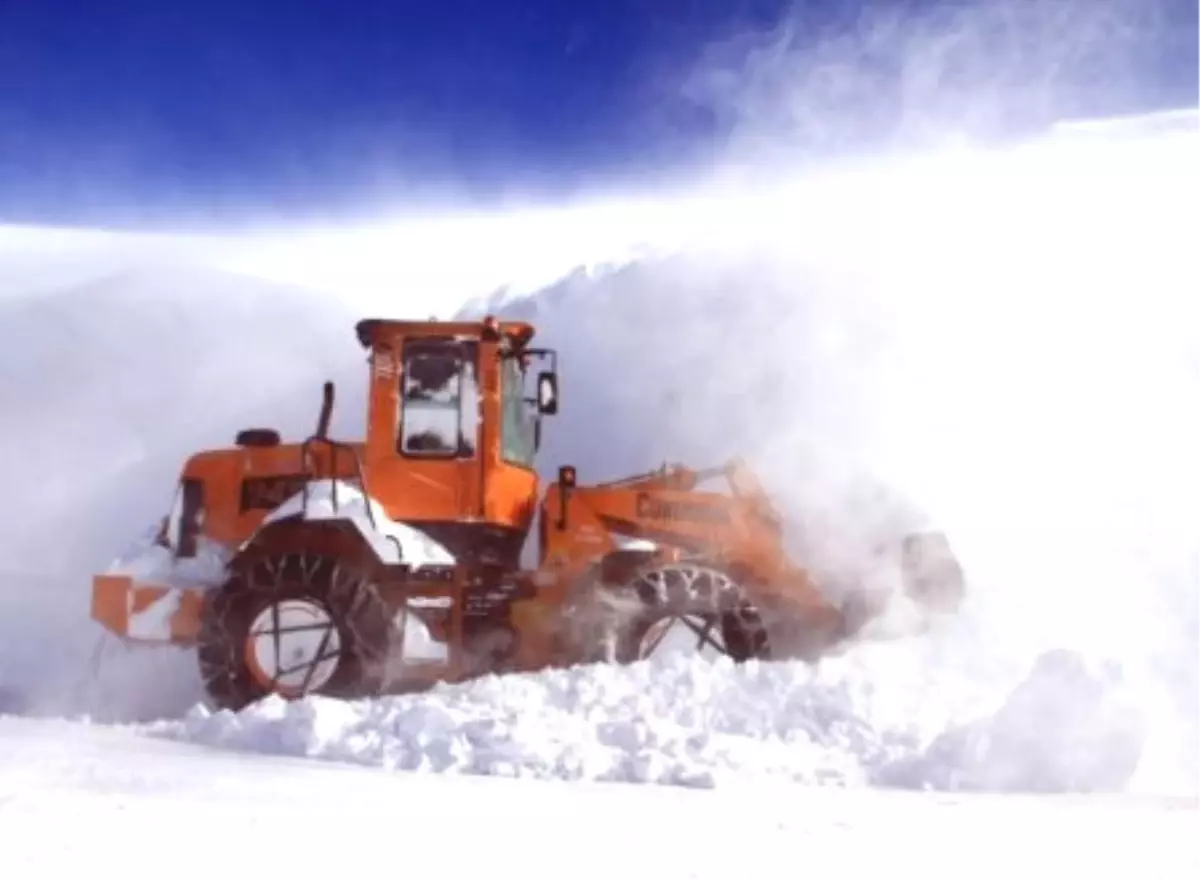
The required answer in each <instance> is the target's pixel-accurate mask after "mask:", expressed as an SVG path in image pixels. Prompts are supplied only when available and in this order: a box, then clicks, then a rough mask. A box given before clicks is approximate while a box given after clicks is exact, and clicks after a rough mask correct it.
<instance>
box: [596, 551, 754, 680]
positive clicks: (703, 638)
mask: <svg viewBox="0 0 1200 880" xmlns="http://www.w3.org/2000/svg"><path fill="white" fill-rule="evenodd" d="M613 599H614V607H615V608H616V609H619V610H616V611H615V613H614V614H613V615H612V616H611V617H610V621H611V624H610V626H611V628H610V631H609V648H610V651H611V658H610V659H611V660H612V661H614V662H616V663H635V662H637V661H639V660H646V659H649V658H650V657H653V656H656V655H657V656H661V654H662V653H664V652H666V651H672V652H675V651H684V652H688V653H692V654H699V655H701V656H713V655H718V656H719V655H724V656H727V657H729V658H730V659H732V660H733V661H734V662H735V663H742V662H745V661H746V660H751V659H761V660H767V659H770V656H771V650H770V644H769V640H768V638H767V630H766V627H765V626H764V624H763V619H762V615H761V613H760V611H759V609H758V608H757V607H756V606H755V604H754V603H753V601H751V599H750V597H749V596H748V595H747V593H746V591H745V589H744V588H743V587H742V585H741V584H739V583H738V582H737V581H736V580H734V578H733V577H731V576H730V575H729V574H728V573H727V572H725V571H723V570H721V569H719V568H715V567H712V566H708V565H704V564H698V563H688V562H681V563H670V564H650V565H648V566H646V567H645V568H642V569H640V570H638V571H637V572H635V573H634V576H633V578H632V579H631V580H630V581H629V583H628V584H627V585H626V586H625V587H623V588H622V589H621V590H620V591H619V593H618V594H617V595H616V596H614V597H613ZM676 636H678V637H680V641H679V642H678V643H677V644H669V643H668V639H670V641H671V642H674V641H675V637H676Z"/></svg>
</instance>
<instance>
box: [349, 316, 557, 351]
mask: <svg viewBox="0 0 1200 880" xmlns="http://www.w3.org/2000/svg"><path fill="white" fill-rule="evenodd" d="M354 332H355V335H357V336H358V342H359V344H360V345H361V346H362V347H363V348H371V347H372V346H374V345H376V344H378V343H379V342H383V341H389V340H392V339H395V338H396V337H405V336H428V335H431V334H434V335H446V336H472V337H477V338H487V337H488V336H490V335H491V334H498V335H503V336H508V337H510V338H511V339H512V340H513V342H515V343H516V344H517V345H518V346H523V345H527V344H528V343H529V340H531V339H532V338H533V334H534V333H535V330H534V327H533V325H532V324H529V323H527V322H525V321H500V320H497V319H496V318H495V317H493V316H491V315H488V316H487V317H485V318H483V319H482V320H480V321H438V320H433V319H431V320H428V321H394V320H391V319H388V318H363V319H362V320H361V321H359V322H358V323H357V324H355V325H354Z"/></svg>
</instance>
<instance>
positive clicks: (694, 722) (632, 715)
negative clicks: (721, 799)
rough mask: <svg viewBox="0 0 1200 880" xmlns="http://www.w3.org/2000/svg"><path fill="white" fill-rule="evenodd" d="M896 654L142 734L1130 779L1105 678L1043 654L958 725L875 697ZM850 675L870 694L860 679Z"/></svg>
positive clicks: (452, 697)
mask: <svg viewBox="0 0 1200 880" xmlns="http://www.w3.org/2000/svg"><path fill="white" fill-rule="evenodd" d="M906 650H908V649H904V648H899V649H896V648H891V649H886V648H885V649H880V650H878V652H877V653H875V654H874V656H871V655H870V652H868V656H867V657H866V658H864V657H863V656H861V655H860V656H859V657H857V658H856V659H854V660H850V659H848V658H847V659H843V660H842V661H835V662H832V663H830V664H827V665H825V666H823V667H822V668H821V669H819V670H814V669H812V668H811V667H809V666H806V665H804V664H798V663H760V662H757V661H753V662H750V663H746V664H742V665H740V666H735V665H734V664H732V663H731V662H730V661H729V660H728V658H722V659H721V660H718V661H713V662H696V660H695V659H694V658H689V657H685V656H681V655H675V656H666V657H661V658H654V659H652V660H649V661H643V662H641V663H638V664H634V665H632V666H628V667H617V666H607V665H600V666H594V667H575V668H569V669H561V670H554V671H550V672H544V673H540V674H536V675H532V674H531V675H518V676H510V677H505V678H497V677H487V678H483V679H478V680H476V681H473V682H469V683H467V684H464V685H457V686H441V687H439V688H436V689H435V690H433V691H432V692H429V693H425V694H420V695H415V696H399V697H390V698H385V699H378V700H367V701H361V702H356V703H347V702H340V701H335V700H328V699H323V698H310V699H306V700H303V701H299V702H292V703H288V702H285V701H283V700H278V699H269V700H267V701H265V702H262V703H260V704H257V705H255V706H253V707H250V708H248V709H245V710H243V711H242V712H241V713H238V714H235V713H231V712H228V711H219V712H215V713H213V712H210V711H209V710H207V709H205V708H202V707H196V708H194V709H193V710H192V711H191V712H190V713H189V714H188V715H187V717H186V718H184V719H182V720H178V721H167V722H160V723H157V724H152V725H149V726H148V727H146V728H145V730H146V732H147V733H149V734H151V735H155V736H164V737H169V738H172V739H179V740H185V741H191V742H198V743H203V744H206V745H210V746H219V747H223V748H234V749H240V750H246V751H253V752H263V753H271V754H285V755H292V756H298V757H310V758H320V759H326V760H333V761H347V762H352V763H357V764H365V765H369V766H376V767H380V768H384V769H387V770H408V771H419V772H431V773H463V774H483V775H498V776H514V777H532V778H538V779H558V780H595V781H621V782H640V783H659V784H671V785H686V786H702V787H712V786H718V785H720V786H726V785H730V784H744V783H749V782H755V781H758V782H762V781H775V782H800V783H805V784H810V785H833V786H861V785H884V786H896V787H904V788H932V789H941V790H988V791H1003V790H1012V791H1030V790H1033V791H1076V792H1079V791H1085V792H1086V791H1115V790H1120V789H1123V788H1125V787H1126V786H1127V784H1128V783H1129V781H1130V779H1131V778H1132V776H1133V774H1134V771H1135V769H1136V767H1137V765H1138V762H1139V759H1140V757H1141V754H1142V748H1143V745H1144V744H1145V740H1146V734H1147V730H1146V719H1145V717H1144V715H1143V714H1142V713H1141V712H1140V710H1139V707H1138V706H1137V705H1136V703H1135V702H1133V701H1131V700H1130V699H1129V694H1128V693H1123V692H1122V683H1121V682H1120V681H1119V680H1118V679H1117V678H1114V677H1113V676H1112V673H1111V671H1109V672H1105V671H1103V670H1096V669H1089V668H1087V665H1086V664H1085V663H1084V661H1083V659H1082V658H1081V657H1079V656H1078V655H1075V654H1072V653H1070V652H1059V653H1057V654H1054V655H1047V656H1046V657H1044V658H1043V659H1042V660H1041V661H1040V662H1039V664H1038V666H1037V667H1036V668H1035V669H1034V670H1033V671H1032V673H1031V675H1030V676H1029V677H1028V678H1027V679H1026V680H1025V681H1024V682H1023V683H1022V684H1021V685H1020V686H1019V687H1018V688H1017V689H1016V690H1015V691H1014V692H1013V693H1012V694H1011V695H1010V696H1009V698H1008V699H1007V700H1006V701H1005V703H1004V704H1003V705H1002V706H1000V707H999V709H998V710H997V711H996V712H995V713H994V714H991V715H988V716H981V717H979V718H977V719H974V720H966V719H961V718H960V719H956V718H954V717H952V716H949V715H947V713H946V707H947V706H948V705H950V704H951V703H952V702H953V701H952V700H948V697H955V696H957V697H958V699H959V702H958V706H957V708H958V710H959V711H963V710H964V709H966V708H967V707H968V706H969V705H970V702H971V699H972V698H971V697H970V691H969V689H968V688H967V687H966V685H967V682H965V681H961V680H960V681H957V682H956V681H954V680H953V679H952V677H949V676H945V675H943V676H941V678H940V680H934V679H931V678H929V677H927V676H917V677H910V678H909V679H908V680H900V677H897V676H895V675H894V674H893V675H892V676H891V678H892V679H893V680H890V681H888V680H884V679H885V676H884V675H883V673H885V671H886V669H887V668H888V667H889V666H891V667H892V669H893V670H894V669H895V668H896V661H897V660H900V661H901V664H903V657H900V656H897V651H900V652H904V651H906ZM864 660H866V662H869V663H871V665H872V666H874V667H875V676H874V677H868V676H865V675H864V674H863V670H862V669H861V664H862V663H863V662H864ZM855 666H859V667H860V668H857V669H855V668H853V667H855ZM921 678H924V681H922V680H921ZM932 706H936V707H938V708H937V709H936V710H932V711H931V710H930V708H929V707H932ZM923 707H924V708H923ZM976 708H980V709H981V708H982V707H981V706H977V707H976ZM956 721H958V722H960V723H957V724H956V723H955V722H956ZM948 725H949V727H948Z"/></svg>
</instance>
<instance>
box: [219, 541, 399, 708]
mask: <svg viewBox="0 0 1200 880" xmlns="http://www.w3.org/2000/svg"><path fill="white" fill-rule="evenodd" d="M391 639H392V623H391V615H390V614H389V612H388V609H387V606H386V605H385V603H384V602H383V601H382V600H381V599H380V596H379V593H378V590H377V589H376V588H375V585H374V584H373V583H372V582H371V580H370V579H369V578H368V577H367V576H365V573H364V572H363V571H362V570H361V569H359V568H358V567H356V566H355V565H353V563H350V562H347V561H342V560H340V559H338V558H336V557H330V556H320V555H314V554H308V553H289V554H284V555H279V556H270V557H266V558H264V559H260V560H257V561H255V562H254V563H252V564H249V565H246V566H244V567H241V568H235V569H234V571H233V572H232V573H231V575H230V577H229V579H228V580H227V581H226V582H225V584H224V585H222V586H221V587H220V588H218V589H217V590H214V591H213V592H212V593H211V594H210V595H209V596H208V598H207V600H206V601H205V605H204V611H203V615H202V618H201V625H200V634H199V640H198V645H197V658H198V661H199V666H200V676H201V679H202V681H203V683H204V688H205V691H206V692H207V694H208V696H209V699H210V700H211V701H212V702H213V704H214V705H215V706H216V707H217V708H218V709H230V710H233V711H238V710H240V709H242V708H244V707H246V706H248V705H250V704H252V703H254V702H257V701H258V700H261V699H262V698H264V697H266V696H268V695H270V694H277V695H279V696H281V697H283V698H285V699H299V698H300V697H303V696H306V695H308V694H320V695H324V696H330V697H339V698H355V697H363V696H374V695H377V694H378V693H379V692H380V691H381V689H382V686H383V682H384V676H385V668H386V661H387V657H388V653H389V649H390V647H391Z"/></svg>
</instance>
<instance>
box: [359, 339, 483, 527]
mask: <svg viewBox="0 0 1200 880" xmlns="http://www.w3.org/2000/svg"><path fill="white" fill-rule="evenodd" d="M398 354H399V357H398V361H399V363H398V364H397V365H396V366H397V367H398V369H395V370H389V371H387V375H386V376H385V377H384V378H383V379H380V378H376V380H375V381H376V382H381V381H385V382H387V384H388V387H387V391H386V398H387V399H388V400H389V401H390V402H392V405H391V406H390V407H381V406H379V404H380V397H381V395H383V394H384V389H383V388H382V387H378V386H377V387H375V388H374V389H373V391H372V397H373V403H374V404H376V406H375V407H374V408H375V410H376V413H378V412H379V411H380V410H390V411H391V413H393V416H392V418H391V419H390V420H389V422H390V424H389V425H387V427H389V428H391V430H384V427H385V425H384V424H381V423H380V421H379V420H378V419H377V418H373V419H372V422H373V424H372V436H371V438H370V441H369V442H370V446H371V447H372V449H371V453H370V454H369V459H370V464H371V471H372V479H371V482H372V491H373V493H375V494H376V497H378V498H379V500H380V502H381V503H382V504H383V505H384V507H385V509H387V511H388V513H389V515H390V516H391V517H392V518H393V519H397V520H425V521H430V522H451V521H455V520H459V519H462V518H464V517H472V516H477V515H480V514H481V513H482V493H481V491H480V477H481V473H482V471H481V467H480V464H481V449H480V426H481V418H480V416H481V407H480V385H479V343H478V342H477V341H475V340H459V339H454V338H452V337H439V336H428V337H410V338H407V339H405V340H404V341H403V342H402V344H401V346H400V350H399V353H398ZM376 376H377V377H378V376H379V374H378V372H377V373H376ZM384 438H386V441H385V440H384ZM383 442H386V443H387V446H386V447H384V446H383Z"/></svg>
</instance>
